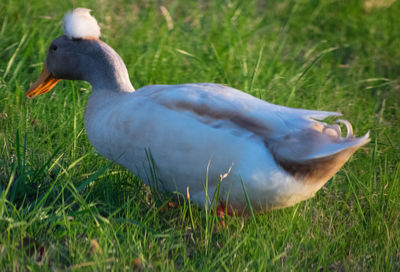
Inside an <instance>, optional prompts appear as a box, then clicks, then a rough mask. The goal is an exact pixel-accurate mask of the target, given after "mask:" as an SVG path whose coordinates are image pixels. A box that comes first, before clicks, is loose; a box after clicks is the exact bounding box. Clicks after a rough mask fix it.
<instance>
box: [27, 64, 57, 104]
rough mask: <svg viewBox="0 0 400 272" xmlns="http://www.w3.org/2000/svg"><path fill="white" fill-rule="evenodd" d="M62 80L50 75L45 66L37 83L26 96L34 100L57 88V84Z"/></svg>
mask: <svg viewBox="0 0 400 272" xmlns="http://www.w3.org/2000/svg"><path fill="white" fill-rule="evenodd" d="M60 80H61V79H58V78H55V77H53V76H52V75H51V74H50V73H49V71H48V70H47V66H46V64H45V65H44V67H43V71H42V73H40V76H39V78H38V79H37V80H36V82H35V83H33V84H31V87H30V88H29V90H28V91H27V92H26V93H25V96H26V97H29V98H33V97H35V96H37V95H39V94H43V93H47V92H48V91H50V90H51V89H52V88H53V87H54V86H56V84H57V82H59V81H60Z"/></svg>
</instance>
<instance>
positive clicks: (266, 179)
mask: <svg viewBox="0 0 400 272" xmlns="http://www.w3.org/2000/svg"><path fill="white" fill-rule="evenodd" d="M63 28H64V32H65V35H64V36H61V37H58V38H57V39H55V40H54V41H53V42H52V43H51V45H50V47H49V51H48V55H47V58H46V62H45V66H44V69H43V71H42V74H41V75H40V77H39V79H38V80H37V81H36V82H35V83H34V84H33V85H32V86H31V88H30V89H29V91H28V92H27V93H26V96H27V97H34V96H36V95H39V94H41V93H45V92H48V91H50V89H51V88H53V87H54V85H55V84H56V83H57V82H58V81H59V80H60V79H70V80H85V81H88V82H89V83H90V84H91V85H92V89H93V90H92V93H91V95H90V98H89V100H88V102H87V106H86V110H85V128H86V132H87V135H88V138H89V140H90V142H91V143H92V144H93V146H94V147H95V148H96V149H97V150H98V152H99V153H100V154H101V155H103V156H104V157H106V158H108V159H110V160H112V161H114V162H116V163H119V164H121V165H123V166H125V167H126V168H128V169H129V170H131V171H132V172H133V173H135V174H136V175H137V176H138V177H140V179H141V180H142V181H143V182H144V183H145V184H147V185H150V186H152V185H154V184H153V183H154V180H155V179H156V180H157V182H158V189H159V190H165V191H171V192H174V191H177V192H180V193H182V194H184V195H186V193H187V190H189V191H190V196H191V200H192V201H194V202H195V203H196V204H198V205H199V206H202V207H204V205H205V203H206V202H208V201H210V198H212V196H213V194H214V193H215V191H216V188H217V186H218V180H219V178H220V176H221V174H224V173H228V174H227V175H226V177H225V178H224V179H223V180H222V181H221V185H220V194H219V198H218V199H217V201H218V202H219V203H220V205H221V206H224V205H225V204H228V207H229V208H232V209H233V210H235V211H237V212H239V213H240V212H243V211H245V210H246V206H247V205H246V204H247V202H246V198H245V194H244V188H245V190H246V192H247V194H248V196H249V200H250V202H251V204H252V206H253V209H254V211H256V212H262V211H265V210H267V209H274V208H283V207H287V206H291V205H294V204H295V203H297V202H299V201H302V200H305V199H308V198H310V197H312V196H313V195H314V194H315V192H317V191H318V190H319V189H320V188H321V187H322V186H323V185H324V184H325V183H326V182H327V181H328V180H329V179H330V178H331V177H332V176H333V175H334V174H335V173H336V172H337V171H338V170H339V168H340V167H341V166H342V165H343V164H344V163H345V162H346V161H347V160H348V159H349V157H350V156H351V155H352V154H353V153H354V152H355V151H356V150H357V149H358V148H359V147H361V146H362V145H364V144H366V143H368V142H369V140H370V139H369V135H368V133H367V134H366V135H365V136H363V137H361V138H355V137H354V136H353V132H352V127H351V125H350V123H349V122H347V121H343V120H338V122H339V123H343V124H344V125H345V126H346V128H347V136H346V137H344V138H343V137H342V136H341V131H340V128H339V126H338V125H337V124H334V125H327V124H325V123H323V122H320V121H317V120H323V119H324V118H326V117H328V116H338V115H340V114H339V113H336V112H324V111H311V110H303V109H293V108H287V107H283V106H278V105H273V104H269V103H267V102H265V101H262V100H260V99H257V98H255V97H253V96H250V95H248V94H246V93H243V92H241V91H239V90H236V89H233V88H230V87H226V86H223V85H218V84H212V83H195V84H181V85H152V86H146V87H142V88H140V89H138V90H136V91H135V89H134V88H133V87H132V85H131V82H130V80H129V76H128V72H127V69H126V67H125V64H124V62H123V61H122V60H121V58H120V57H119V55H118V54H117V53H116V52H115V51H114V50H113V49H112V48H111V47H110V46H108V45H107V44H105V43H104V42H102V41H100V40H99V36H100V28H99V26H98V25H97V22H96V19H95V18H93V17H92V16H91V15H90V10H88V9H83V8H77V9H75V10H73V11H71V12H69V13H67V14H66V16H65V17H64V25H63Z"/></svg>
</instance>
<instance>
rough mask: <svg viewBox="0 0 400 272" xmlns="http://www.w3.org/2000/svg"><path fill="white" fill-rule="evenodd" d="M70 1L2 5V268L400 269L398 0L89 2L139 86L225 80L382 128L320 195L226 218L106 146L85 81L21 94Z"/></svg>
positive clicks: (275, 99)
mask: <svg viewBox="0 0 400 272" xmlns="http://www.w3.org/2000/svg"><path fill="white" fill-rule="evenodd" d="M71 2H73V3H76V2H77V1H58V2H57V3H56V2H52V1H48V0H47V1H39V0H33V1H30V2H26V1H14V0H2V1H1V2H0V185H1V187H0V188H1V191H0V267H2V268H3V270H8V271H11V270H14V271H19V270H39V269H40V270H56V269H68V270H69V269H71V270H74V269H76V270H79V269H86V270H96V271H98V270H124V269H127V270H133V269H136V270H138V269H142V268H144V269H145V270H156V271H158V270H162V271H168V270H170V271H171V270H172V271H173V270H176V269H181V270H189V271H190V270H199V271H215V270H227V271H232V270H233V271H246V270H249V271H265V270H268V271H269V270H290V271H298V270H348V271H353V270H356V271H360V270H362V271H369V270H375V271H382V270H385V271H388V270H392V271H396V270H399V269H400V225H399V221H400V150H399V146H400V136H399V135H400V109H399V106H400V81H399V74H400V50H399V45H400V33H399V25H400V3H399V1H397V2H396V3H394V4H393V5H392V6H390V7H383V8H375V9H371V10H369V11H367V10H365V9H364V5H363V1H339V0H337V1H335V0H327V1H316V0H307V1H306V0H299V1H278V0H276V1H255V0H247V1H240V0H232V1H228V0H226V1H222V0H219V1H203V0H199V1H178V0H170V1H146V0H142V1H123V0H114V1H97V3H96V1H89V0H87V1H79V5H80V6H83V7H89V8H91V9H93V11H94V12H93V14H94V15H95V16H96V18H97V19H98V21H99V22H100V24H101V26H102V39H103V40H104V41H105V42H107V43H109V44H110V45H111V46H112V47H113V48H115V49H116V51H117V52H118V53H119V54H120V55H121V57H122V59H124V61H125V62H126V64H127V67H128V70H129V73H130V77H131V79H132V83H133V85H134V86H135V88H139V87H141V86H144V85H148V84H156V83H165V84H176V83H185V82H218V83H224V84H227V85H230V86H233V87H235V88H238V89H241V90H244V91H246V92H248V93H250V94H252V95H254V96H257V97H260V98H262V99H265V100H267V101H270V102H272V103H276V104H282V105H286V106H291V107H301V108H309V109H319V110H329V111H340V112H342V113H343V114H344V118H346V119H348V120H349V121H350V122H351V123H352V124H353V126H354V128H355V132H356V134H357V135H363V134H364V133H366V132H367V131H368V130H369V131H371V138H372V141H371V143H370V144H368V145H367V146H365V147H363V148H362V149H361V150H359V151H358V152H357V153H356V154H355V155H354V156H353V157H352V158H351V160H350V161H349V162H348V163H347V164H346V165H345V166H344V167H343V168H342V169H341V170H340V171H339V173H338V174H336V175H335V176H334V177H333V178H332V180H330V181H329V182H328V183H327V184H326V185H325V186H324V187H323V188H322V189H321V190H320V191H319V192H318V193H317V195H316V197H314V198H313V199H310V200H308V201H305V202H302V203H300V204H298V205H295V206H294V207H291V208H286V209H282V210H274V211H271V212H268V213H266V214H263V215H257V216H255V218H253V219H254V220H253V219H251V218H237V217H230V218H227V219H226V223H227V228H226V229H221V228H220V227H219V225H218V223H216V220H215V216H213V215H211V214H209V213H205V212H204V211H201V210H199V209H198V208H196V207H195V206H192V205H190V203H188V202H187V201H183V202H182V203H181V205H179V207H178V208H176V209H167V208H166V206H167V203H168V200H169V199H168V197H167V196H157V195H154V194H152V192H151V191H150V190H149V189H148V188H144V186H143V185H142V184H141V182H140V181H139V180H138V179H137V178H135V177H134V176H133V175H132V174H131V173H130V172H129V171H127V170H126V169H123V168H122V167H119V166H117V165H113V164H111V163H110V162H109V161H107V160H106V159H104V158H102V157H100V156H99V155H98V154H97V153H96V151H95V150H94V149H93V147H92V146H91V145H90V143H89V142H88V139H87V137H86V134H85V130H84V125H83V112H84V107H85V103H86V100H87V98H88V96H89V93H90V86H89V85H88V84H87V83H84V82H70V81H62V82H60V83H59V84H58V85H57V87H56V88H55V89H54V90H53V91H52V92H50V93H48V94H46V95H42V96H40V97H37V98H35V99H33V100H28V99H26V98H25V96H24V93H25V91H26V90H27V88H28V87H29V83H30V82H32V81H34V80H36V78H37V76H38V74H39V72H40V70H41V67H42V65H43V61H44V59H45V56H46V51H47V47H48V46H49V44H50V42H51V41H52V40H53V39H54V38H56V37H57V36H59V35H61V34H62V30H61V20H62V17H63V15H64V13H65V12H66V11H67V10H70V9H72V8H74V7H76V6H75V5H73V4H72V3H71ZM132 2H134V3H132ZM160 4H162V5H163V6H165V7H166V9H167V10H168V11H169V14H170V16H171V18H172V21H173V28H172V29H168V25H167V22H166V19H165V17H164V16H163V15H162V13H161V12H160V8H159V5H160ZM138 110H140V109H138ZM95 241H96V242H97V244H98V246H96V245H95V244H96V243H95ZM139 262H140V264H138V263H139Z"/></svg>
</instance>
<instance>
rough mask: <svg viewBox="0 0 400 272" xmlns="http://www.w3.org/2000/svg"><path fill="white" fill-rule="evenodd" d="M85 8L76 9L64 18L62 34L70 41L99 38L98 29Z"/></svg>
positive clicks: (94, 20)
mask: <svg viewBox="0 0 400 272" xmlns="http://www.w3.org/2000/svg"><path fill="white" fill-rule="evenodd" d="M90 12H91V10H90V9H87V8H76V9H74V10H72V11H69V12H68V13H67V14H65V16H64V20H63V29H64V34H65V35H66V36H67V37H68V38H70V39H84V38H95V39H98V38H100V27H99V25H98V24H97V21H96V19H95V18H94V17H93V16H92V15H90Z"/></svg>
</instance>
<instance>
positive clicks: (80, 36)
mask: <svg viewBox="0 0 400 272" xmlns="http://www.w3.org/2000/svg"><path fill="white" fill-rule="evenodd" d="M89 12H90V10H88V9H82V8H78V9H75V10H73V11H71V12H69V13H67V14H66V15H65V17H64V22H63V28H64V33H65V35H63V36H60V37H58V38H56V39H55V40H54V41H53V42H52V43H51V44H50V46H49V49H48V52H47V57H46V61H45V64H44V67H43V70H42V73H41V74H40V76H39V78H38V80H37V81H36V82H35V83H33V84H32V85H31V87H30V88H29V90H28V91H27V92H26V94H25V95H26V96H27V97H31V98H32V97H35V96H37V95H40V94H43V93H46V92H48V91H50V90H51V89H52V88H53V87H54V86H55V85H56V84H57V83H58V82H59V81H60V80H61V79H69V80H85V81H88V82H89V83H90V84H91V85H92V87H93V89H99V88H101V89H109V90H119V91H121V90H122V91H124V90H125V91H132V90H133V87H132V85H131V83H130V80H129V76H128V71H127V69H126V66H125V64H124V62H123V61H122V59H121V58H120V56H119V55H118V54H117V53H116V52H115V51H114V50H113V49H112V48H111V47H110V46H108V45H107V44H106V43H104V42H102V41H101V40H100V39H99V36H100V28H99V27H98V25H97V22H96V19H95V18H94V17H92V16H91V15H90V13H89ZM82 24H83V25H82ZM87 24H88V25H87ZM96 30H98V31H96Z"/></svg>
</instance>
